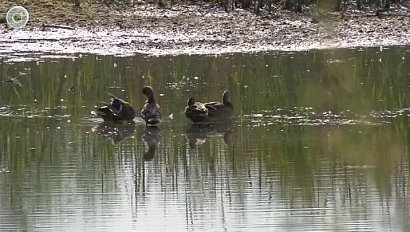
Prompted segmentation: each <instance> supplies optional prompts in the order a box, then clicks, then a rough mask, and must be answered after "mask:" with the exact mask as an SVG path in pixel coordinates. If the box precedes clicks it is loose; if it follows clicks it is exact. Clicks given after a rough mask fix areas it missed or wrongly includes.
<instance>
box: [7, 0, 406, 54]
mask: <svg viewBox="0 0 410 232" xmlns="http://www.w3.org/2000/svg"><path fill="white" fill-rule="evenodd" d="M65 4H68V3H65ZM69 7H71V8H72V4H71V5H67V6H65V8H69ZM90 7H91V6H90ZM93 7H94V8H87V7H83V8H81V9H75V8H72V9H71V8H69V11H68V12H69V13H59V11H58V10H55V11H53V12H51V13H50V12H49V13H44V12H43V14H40V13H38V12H39V11H41V9H40V8H38V6H36V7H35V6H33V4H32V5H29V6H26V8H27V10H28V11H29V12H30V14H31V15H30V17H31V20H30V23H29V24H28V25H27V26H26V28H25V29H24V30H13V29H10V28H8V27H6V24H4V23H3V24H1V26H0V34H1V36H0V54H1V55H0V56H1V57H2V59H3V60H4V59H7V60H19V59H26V58H27V57H28V55H27V53H32V54H33V53H34V56H36V57H43V56H49V55H50V54H54V55H58V54H76V53H97V54H112V55H120V56H128V55H134V54H137V53H142V54H150V55H178V54H221V53H233V52H261V51H275V50H281V51H298V50H307V49H324V48H341V47H358V46H381V45H383V46H390V45H410V28H409V26H408V25H410V17H409V16H410V13H409V9H408V8H407V7H404V6H396V7H395V8H392V9H391V10H390V11H389V12H383V13H382V14H380V15H379V16H375V15H374V14H373V13H372V12H365V13H364V12H357V11H354V10H349V11H347V12H346V13H345V14H344V15H343V16H341V15H340V14H323V15H321V14H319V13H318V12H314V11H313V10H309V9H306V10H305V12H306V13H304V14H294V13H289V12H288V11H283V10H280V9H275V11H274V13H273V14H262V15H255V14H253V13H251V12H249V11H245V10H241V9H236V10H235V11H234V12H230V13H226V12H225V11H223V10H222V9H221V8H210V7H209V6H207V5H195V6H190V5H178V6H173V7H172V8H168V9H160V8H158V7H157V6H154V5H150V4H143V5H137V6H135V7H133V8H127V9H116V10H115V9H110V8H107V7H106V6H103V5H101V6H100V8H98V7H96V6H93ZM93 11H95V12H98V13H97V14H95V15H93V14H92V13H91V12H93ZM62 12H67V10H65V11H63V10H62ZM47 14H51V15H49V16H47ZM32 56H33V55H30V57H32Z"/></svg>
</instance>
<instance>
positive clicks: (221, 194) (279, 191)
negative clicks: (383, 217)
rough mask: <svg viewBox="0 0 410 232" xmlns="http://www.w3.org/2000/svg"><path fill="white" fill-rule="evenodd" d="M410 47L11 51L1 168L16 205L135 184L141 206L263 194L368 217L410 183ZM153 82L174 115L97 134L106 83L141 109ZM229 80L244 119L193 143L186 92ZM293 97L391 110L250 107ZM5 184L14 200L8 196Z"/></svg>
mask: <svg viewBox="0 0 410 232" xmlns="http://www.w3.org/2000/svg"><path fill="white" fill-rule="evenodd" d="M407 56H408V53H406V51H405V49H402V48H389V49H382V50H381V49H380V48H378V49H364V50H360V51H350V50H347V51H346V50H334V51H333V50H329V51H314V52H311V53H307V52H304V53H293V54H274V55H239V54H237V55H229V56H218V57H203V56H179V57H141V56H137V57H130V58H115V57H111V56H109V57H100V56H92V55H88V56H84V57H82V58H80V59H77V60H64V59H61V60H58V61H59V62H44V63H43V62H38V63H37V62H28V63H17V64H0V72H1V73H2V75H1V78H2V79H1V81H4V80H7V79H9V78H12V77H13V78H18V80H19V82H20V83H21V86H20V85H10V84H11V83H3V82H2V84H0V107H3V106H4V107H5V109H4V110H3V109H1V110H0V114H1V115H7V116H0V149H1V150H0V168H4V167H6V168H7V169H8V170H9V171H10V173H8V174H7V175H8V176H7V177H5V175H2V174H0V183H2V186H8V187H6V188H4V189H5V190H0V191H7V192H13V196H12V198H13V201H14V202H17V203H15V204H16V206H15V207H16V208H17V209H26V208H27V207H28V206H30V205H31V204H32V203H31V202H36V204H38V205H40V206H39V207H45V208H47V207H52V206H53V205H55V204H51V203H49V202H53V203H55V202H57V203H58V204H68V203H67V202H70V200H67V199H65V198H64V197H61V195H59V192H63V191H64V192H68V193H73V194H74V193H80V194H79V195H78V197H79V198H80V199H81V200H80V201H84V202H89V201H90V200H91V201H93V202H92V203H84V204H88V205H89V204H95V205H98V204H104V202H103V200H106V198H110V197H113V198H114V197H115V196H116V195H115V196H113V195H109V194H107V195H104V194H102V197H101V198H102V199H100V198H98V197H96V195H98V196H99V194H95V193H116V194H118V195H121V194H123V195H127V194H128V195H127V197H123V198H121V200H124V199H129V198H133V199H134V198H135V202H137V203H135V202H134V201H133V200H132V204H141V205H144V203H148V202H150V201H149V200H150V199H149V198H150V197H153V195H152V194H153V193H156V194H165V195H167V196H169V195H170V196H172V197H170V198H172V200H175V199H178V202H183V203H184V204H186V209H187V211H190V212H194V213H195V212H198V214H200V212H205V211H207V210H209V209H210V208H212V209H213V208H218V207H220V206H219V205H216V204H219V203H220V204H221V205H223V206H224V207H226V208H229V207H231V208H235V205H241V206H243V207H244V209H242V210H243V211H244V212H247V211H246V210H248V209H247V208H246V207H257V206H255V204H252V201H258V202H259V204H264V205H265V206H266V207H268V208H269V209H272V210H273V209H274V208H275V207H277V206H280V207H282V208H291V209H294V208H298V207H300V208H304V207H319V208H323V209H328V208H331V209H333V208H335V206H334V205H335V204H336V202H337V204H339V205H341V207H343V208H344V209H346V210H348V211H350V213H351V214H355V212H356V213H357V210H359V211H360V212H361V213H362V214H359V215H356V216H357V217H364V216H362V215H368V214H370V213H371V212H372V211H375V210H378V209H379V208H377V206H380V205H383V207H384V203H385V202H387V203H388V204H390V203H391V202H392V201H393V200H398V201H403V197H404V196H405V195H407V194H408V188H407V186H408V183H407V182H408V180H409V171H408V162H409V154H408V147H409V142H410V139H409V138H410V129H409V127H408V125H409V124H408V113H409V112H408V110H407V111H406V110H405V109H407V108H408V106H409V104H410V101H409V100H410V98H409V97H410V95H409V93H408V73H409V72H410V64H409V59H408V57H407ZM136 64H138V65H136ZM146 84H149V85H151V86H153V88H155V89H156V90H158V95H159V96H160V97H159V99H158V101H159V103H160V104H161V106H162V107H163V109H164V111H165V112H164V113H165V114H164V115H170V114H173V117H169V118H168V117H166V119H165V120H164V123H163V124H161V126H160V127H161V129H160V130H159V132H158V131H157V132H158V133H157V132H155V131H154V132H153V133H151V132H149V131H148V132H147V131H145V128H144V127H142V126H141V127H139V126H137V127H136V128H135V132H133V134H134V135H135V136H134V137H133V139H125V140H123V141H122V142H121V143H119V144H115V145H112V144H111V143H110V142H107V141H106V139H104V138H102V137H101V136H95V135H92V134H90V133H89V131H90V127H91V126H93V125H94V124H93V125H88V124H89V122H88V116H87V115H88V114H89V112H90V110H91V109H93V108H94V105H95V104H96V103H97V102H98V101H99V100H100V99H104V98H105V97H106V94H107V92H111V93H113V94H115V95H118V96H120V97H122V98H124V99H127V101H129V102H130V103H131V104H132V105H134V106H135V107H136V108H139V106H141V105H142V104H143V103H144V101H145V98H144V96H143V95H142V94H141V92H140V89H141V87H142V86H144V85H146ZM224 89H229V90H230V91H231V92H232V101H233V104H234V105H235V106H236V119H235V121H234V123H233V125H232V130H231V128H230V127H229V128H228V129H227V130H223V132H220V131H213V130H205V131H199V132H198V131H194V132H198V133H197V134H195V136H196V135H198V134H199V137H200V136H202V137H206V141H207V142H206V143H203V144H202V145H201V146H192V147H191V146H190V144H189V141H188V140H187V139H186V138H185V134H184V132H185V128H186V126H187V125H189V124H190V122H189V121H188V120H187V119H186V118H185V116H184V115H183V109H184V107H185V105H186V99H187V98H188V97H189V96H190V95H195V96H197V97H198V98H200V99H204V101H210V100H213V99H219V98H220V93H221V92H222V91H223V90H224ZM293 107H299V108H303V107H310V108H312V109H313V110H312V111H314V112H317V113H321V112H327V111H332V112H335V113H336V114H337V113H338V112H341V111H344V112H346V111H349V112H350V113H351V115H356V114H358V115H364V116H368V115H370V113H372V114H377V113H379V114H380V115H382V114H383V113H384V112H390V113H391V114H388V117H383V116H380V118H376V119H375V120H377V121H379V122H382V123H379V124H377V125H371V126H370V125H369V126H366V125H345V126H344V125H337V126H331V125H324V126H301V125H292V124H287V125H282V124H276V125H269V124H261V125H259V124H257V123H250V122H249V121H247V120H246V117H243V115H249V114H265V113H266V112H268V113H270V112H278V111H275V110H278V109H284V110H286V109H292V108H293ZM284 110H283V111H284ZM375 112H376V113H375ZM394 112H395V113H394ZM393 113H394V114H393ZM379 114H378V115H379ZM400 114H401V115H400ZM171 118H173V119H171ZM384 121H387V122H388V123H385V122H384ZM132 131H134V128H132ZM227 131H228V132H232V133H226V132H227ZM222 133H226V134H228V135H229V136H227V137H228V138H229V142H227V141H226V140H225V139H226V138H225V137H224V136H223V135H222ZM142 135H143V136H142ZM209 135H212V136H209ZM213 135H216V136H213ZM187 136H189V135H187ZM194 138H196V137H194ZM144 141H145V142H147V147H145V146H144V144H143V142H144ZM150 149H151V150H150ZM144 160H150V162H144ZM130 179H131V181H130ZM131 188H132V190H130V189H131ZM2 189H3V188H2ZM27 189H30V190H27ZM38 193H41V194H44V195H42V196H43V197H41V198H39V197H36V196H38V195H39V194H38ZM150 193H151V195H150ZM41 194H40V195H41ZM82 194H83V195H82ZM87 194H88V195H87ZM375 194H376V195H378V197H379V198H377V197H375V196H374V195H375ZM4 196H5V195H4V194H0V201H1V202H2V204H1V205H2V206H3V205H4V204H3V202H9V199H7V198H6V197H4ZM130 196H132V197H130ZM368 196H370V197H373V198H372V199H373V201H372V202H368V201H367V200H366V198H367V197H368ZM17 199H19V200H18V201H17ZM20 199H22V200H21V201H20ZM64 199H65V200H66V201H65V200H64ZM167 199H168V198H167ZM167 199H165V200H164V201H166V200H167ZM71 201H72V199H71ZM266 202H269V203H266ZM247 204H249V206H248V205H247ZM403 204H405V205H407V207H408V202H407V201H404V203H403ZM375 205H376V206H375ZM10 207H11V208H13V206H10ZM107 207H113V206H112V205H111V206H107ZM332 207H333V208H332ZM380 207H381V206H380ZM383 207H381V208H382V211H383V212H385V211H388V210H389V209H388V208H383ZM28 208H30V207H28ZM355 210H356V211H355ZM21 214H24V215H29V214H30V212H23V213H21ZM244 215H246V213H244ZM332 215H334V214H332ZM187 217H188V216H187ZM194 219H195V218H194ZM194 219H192V220H194ZM335 220H336V219H335Z"/></svg>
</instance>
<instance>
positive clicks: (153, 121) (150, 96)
mask: <svg viewBox="0 0 410 232" xmlns="http://www.w3.org/2000/svg"><path fill="white" fill-rule="evenodd" d="M142 93H143V94H144V95H145V96H147V101H146V102H145V105H144V106H143V107H142V110H141V118H142V119H143V120H144V121H145V123H146V125H147V126H156V125H157V124H158V123H159V122H160V121H161V108H160V107H159V105H158V104H157V102H156V101H155V96H154V91H153V89H152V87H151V86H145V87H144V88H142Z"/></svg>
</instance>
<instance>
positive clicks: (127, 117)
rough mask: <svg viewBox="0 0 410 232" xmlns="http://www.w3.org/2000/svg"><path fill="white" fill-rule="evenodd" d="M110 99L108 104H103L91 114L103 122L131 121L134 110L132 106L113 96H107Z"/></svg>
mask: <svg viewBox="0 0 410 232" xmlns="http://www.w3.org/2000/svg"><path fill="white" fill-rule="evenodd" d="M108 95H109V96H110V97H111V102H110V103H104V102H103V104H104V106H101V107H99V108H97V109H96V110H95V111H91V114H93V115H96V116H99V117H101V118H102V119H103V120H104V121H110V122H127V121H133V120H134V117H135V110H134V108H133V107H132V105H131V104H130V103H128V102H126V101H124V100H122V99H120V98H118V97H116V96H114V95H113V94H110V93H109V94H108Z"/></svg>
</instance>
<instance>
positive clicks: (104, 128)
mask: <svg viewBox="0 0 410 232" xmlns="http://www.w3.org/2000/svg"><path fill="white" fill-rule="evenodd" d="M134 129H135V123H134V122H133V121H131V122H127V123H115V122H110V121H104V122H102V123H100V124H98V125H97V126H94V127H93V128H91V131H92V132H93V133H95V134H98V135H103V136H106V137H109V138H110V139H111V141H112V143H113V144H117V143H119V142H121V141H122V140H124V139H125V138H128V137H130V136H131V135H132V134H133V133H134Z"/></svg>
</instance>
